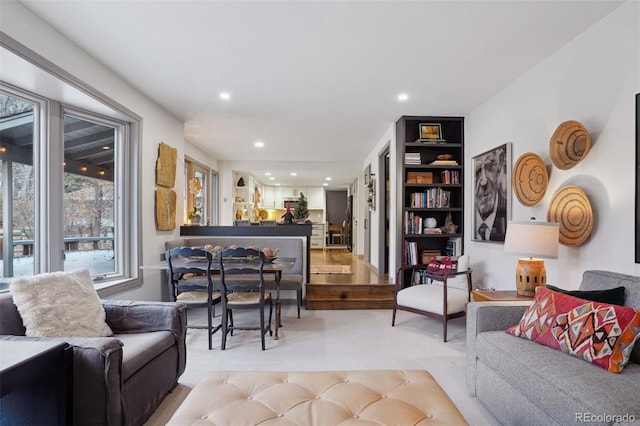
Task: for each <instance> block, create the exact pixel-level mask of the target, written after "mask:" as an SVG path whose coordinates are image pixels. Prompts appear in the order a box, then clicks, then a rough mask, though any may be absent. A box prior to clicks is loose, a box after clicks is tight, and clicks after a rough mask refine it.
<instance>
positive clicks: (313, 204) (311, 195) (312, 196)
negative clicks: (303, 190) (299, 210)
mask: <svg viewBox="0 0 640 426" xmlns="http://www.w3.org/2000/svg"><path fill="white" fill-rule="evenodd" d="M307 205H308V206H309V208H310V209H324V188H323V187H322V186H309V187H307Z"/></svg>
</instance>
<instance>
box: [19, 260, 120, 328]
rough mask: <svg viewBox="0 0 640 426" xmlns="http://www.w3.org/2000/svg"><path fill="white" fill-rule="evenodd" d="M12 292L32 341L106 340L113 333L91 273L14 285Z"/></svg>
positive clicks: (48, 275)
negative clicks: (67, 339) (90, 338)
mask: <svg viewBox="0 0 640 426" xmlns="http://www.w3.org/2000/svg"><path fill="white" fill-rule="evenodd" d="M9 291H10V292H11V295H12V296H13V303H14V304H15V305H16V307H17V308H18V312H20V316H21V317H22V322H23V324H24V326H25V328H26V330H27V331H26V335H27V336H30V337H105V336H111V335H112V334H113V332H112V331H111V328H109V326H108V325H107V323H106V314H105V312H104V308H103V307H102V304H101V303H100V298H99V297H98V293H96V290H95V288H94V287H93V282H92V281H91V274H90V273H89V270H88V269H79V270H77V271H72V272H51V273H46V274H38V275H34V276H32V277H20V278H16V279H14V280H12V281H11V283H10V284H9Z"/></svg>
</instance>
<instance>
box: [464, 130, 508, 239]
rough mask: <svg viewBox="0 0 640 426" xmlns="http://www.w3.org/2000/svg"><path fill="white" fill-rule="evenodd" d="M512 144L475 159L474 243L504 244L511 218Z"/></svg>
mask: <svg viewBox="0 0 640 426" xmlns="http://www.w3.org/2000/svg"><path fill="white" fill-rule="evenodd" d="M511 168H512V165H511V143H510V142H508V143H505V144H504V145H500V146H498V147H496V148H494V149H492V150H490V151H487V152H484V153H482V154H479V155H476V156H475V157H473V222H472V226H473V235H472V240H474V241H496V242H504V236H505V234H506V232H507V221H508V220H509V219H510V218H511Z"/></svg>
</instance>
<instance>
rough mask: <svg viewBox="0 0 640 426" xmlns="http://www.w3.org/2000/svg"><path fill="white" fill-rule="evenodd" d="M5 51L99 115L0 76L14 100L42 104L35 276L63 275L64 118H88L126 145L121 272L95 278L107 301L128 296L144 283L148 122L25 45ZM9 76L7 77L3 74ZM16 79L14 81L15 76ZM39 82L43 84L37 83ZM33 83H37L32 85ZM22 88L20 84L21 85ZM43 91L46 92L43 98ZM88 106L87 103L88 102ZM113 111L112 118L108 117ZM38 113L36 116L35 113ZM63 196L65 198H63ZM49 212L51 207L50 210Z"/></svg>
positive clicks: (119, 166) (4, 43) (5, 41)
mask: <svg viewBox="0 0 640 426" xmlns="http://www.w3.org/2000/svg"><path fill="white" fill-rule="evenodd" d="M2 35H3V37H2V38H0V48H4V49H6V50H7V51H10V52H12V53H14V54H15V55H17V56H19V57H20V58H22V59H24V60H25V61H26V62H27V63H28V65H29V66H32V67H33V69H34V72H35V73H43V72H44V73H46V74H47V75H48V79H49V80H50V79H51V77H52V76H53V77H54V78H55V79H56V80H57V81H58V83H59V84H60V85H61V86H65V87H68V88H69V89H70V90H73V91H75V92H76V93H78V92H81V94H82V95H83V96H85V99H86V102H85V103H86V104H88V105H91V104H93V105H97V107H96V109H97V110H100V111H99V112H98V111H92V110H91V109H88V108H80V107H76V106H74V105H70V104H62V103H60V102H59V101H58V100H56V99H48V98H47V93H46V92H47V91H48V90H49V89H50V88H47V87H42V90H40V89H41V88H40V87H29V89H28V90H27V89H25V88H22V87H19V86H17V85H16V82H15V78H13V82H14V84H9V83H7V82H5V81H3V80H4V75H0V78H2V79H0V88H2V90H3V91H5V92H7V93H8V94H10V95H11V96H16V97H18V98H23V99H26V100H28V101H29V102H36V101H37V103H38V104H39V105H40V113H39V114H36V116H35V117H34V127H35V128H34V138H36V136H35V133H39V135H38V140H34V167H36V169H35V170H36V189H35V194H36V200H35V206H34V211H35V216H36V217H35V224H36V231H35V234H34V239H35V240H36V244H34V273H36V274H37V273H42V272H52V271H59V270H63V256H62V254H63V252H64V243H63V241H64V237H63V227H62V226H61V224H62V223H63V220H64V215H63V200H62V191H63V190H64V186H63V163H64V135H63V133H64V124H63V117H64V113H69V114H71V115H74V116H78V115H80V116H83V115H84V116H85V117H86V118H87V119H88V120H90V121H97V120H104V122H105V123H108V125H109V126H114V125H115V126H117V129H118V132H120V136H121V137H122V140H121V141H120V142H121V144H122V146H121V147H120V149H118V150H117V152H116V153H115V155H116V158H115V160H116V173H118V179H117V181H118V186H117V187H116V188H114V190H115V191H116V193H117V194H118V195H117V199H118V206H117V207H116V211H115V213H114V214H115V219H116V220H117V221H118V223H119V226H118V231H117V237H118V238H117V240H118V242H117V243H116V244H118V245H117V246H116V247H114V248H115V249H116V250H115V251H116V253H117V255H116V256H117V258H116V266H115V269H116V272H115V273H113V274H107V275H100V276H96V277H94V283H95V287H96V289H97V290H98V292H99V295H100V296H101V297H105V296H108V295H111V294H114V293H118V292H121V291H125V290H128V289H131V288H134V287H137V286H140V285H141V284H142V278H141V273H140V265H141V264H142V248H141V245H142V235H141V229H142V226H141V219H140V216H141V214H140V211H141V210H140V209H141V203H140V197H139V194H140V193H141V192H140V178H139V174H140V170H141V166H140V149H141V147H140V144H141V140H142V137H141V133H140V132H141V128H142V126H141V124H142V118H141V117H139V116H138V115H136V114H135V113H133V112H132V111H130V110H128V109H127V108H125V107H124V106H122V105H120V104H118V103H117V102H115V101H114V100H112V99H110V98H108V97H107V96H105V95H104V94H102V93H100V92H98V91H96V90H95V89H93V88H92V87H90V86H89V85H87V84H85V83H83V82H81V81H79V80H78V79H76V78H75V77H73V76H72V75H70V74H69V73H67V72H66V71H64V70H62V69H60V68H59V67H57V66H56V65H54V64H53V63H51V62H50V61H48V60H47V59H45V58H43V57H42V56H40V55H38V54H37V53H35V52H33V51H32V50H30V49H28V48H27V47H25V46H24V45H22V44H20V43H18V42H17V41H15V40H13V39H11V38H9V37H7V36H6V35H5V34H2ZM3 74H4V72H3ZM12 77H13V76H12ZM35 80H36V81H37V79H35ZM31 83H33V80H32V81H31ZM17 84H19V82H18V83H17ZM41 92H42V93H41ZM83 102H84V101H83ZM105 111H107V114H108V116H107V115H106V114H105ZM34 114H35V111H34ZM57 194H59V195H57ZM45 207H46V208H45Z"/></svg>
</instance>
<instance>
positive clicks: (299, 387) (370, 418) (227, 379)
mask: <svg viewBox="0 0 640 426" xmlns="http://www.w3.org/2000/svg"><path fill="white" fill-rule="evenodd" d="M344 423H363V424H364V423H367V424H378V425H391V424H397V425H447V426H450V425H466V424H467V422H466V421H465V419H464V417H462V414H460V412H459V411H458V409H457V408H456V406H455V405H454V404H453V402H451V400H450V399H449V397H448V396H447V394H445V393H444V391H443V390H442V388H441V387H440V385H438V383H437V382H436V381H435V379H434V378H433V377H432V376H431V375H430V374H429V373H428V372H426V371H423V370H407V371H402V370H372V371H312V372H295V371H290V372H255V371H221V372H212V373H209V374H207V375H206V376H205V377H204V378H203V379H202V380H201V381H200V383H198V385H197V386H196V387H195V388H193V390H192V391H191V393H189V395H188V396H187V398H186V399H185V400H184V402H183V403H182V405H181V406H180V407H179V408H178V410H177V411H176V412H175V414H174V415H173V417H172V418H171V420H170V421H169V423H168V425H176V426H185V425H196V424H197V425H234V426H235V425H257V424H260V425H322V426H325V425H338V424H344Z"/></svg>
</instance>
